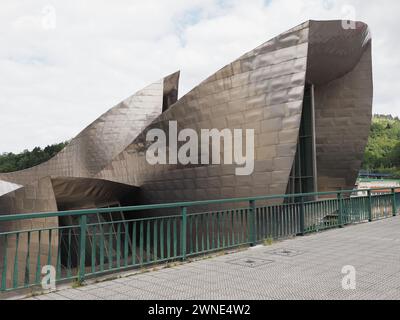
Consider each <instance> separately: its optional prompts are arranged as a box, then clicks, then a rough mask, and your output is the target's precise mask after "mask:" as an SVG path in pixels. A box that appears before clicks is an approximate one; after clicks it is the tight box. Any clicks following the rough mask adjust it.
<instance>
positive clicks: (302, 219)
mask: <svg viewBox="0 0 400 320" xmlns="http://www.w3.org/2000/svg"><path fill="white" fill-rule="evenodd" d="M305 233H306V228H305V205H304V197H301V198H300V235H301V236H304V235H305Z"/></svg>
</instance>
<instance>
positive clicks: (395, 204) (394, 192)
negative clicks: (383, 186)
mask: <svg viewBox="0 0 400 320" xmlns="http://www.w3.org/2000/svg"><path fill="white" fill-rule="evenodd" d="M392 193H393V200H392V201H393V217H395V216H397V203H396V189H395V188H392Z"/></svg>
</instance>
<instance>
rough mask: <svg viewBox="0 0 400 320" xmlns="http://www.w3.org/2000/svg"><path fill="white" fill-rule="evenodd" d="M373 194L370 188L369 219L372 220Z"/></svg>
mask: <svg viewBox="0 0 400 320" xmlns="http://www.w3.org/2000/svg"><path fill="white" fill-rule="evenodd" d="M372 220H373V218H372V194H371V190H368V221H369V222H372Z"/></svg>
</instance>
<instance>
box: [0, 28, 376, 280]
mask: <svg viewBox="0 0 400 320" xmlns="http://www.w3.org/2000/svg"><path fill="white" fill-rule="evenodd" d="M178 80H179V73H175V74H172V75H170V76H168V77H166V78H164V79H162V80H160V81H158V82H156V83H154V84H152V85H150V86H148V87H146V88H145V89H143V90H141V91H139V92H138V93H136V94H135V95H133V96H132V97H130V98H128V99H126V100H125V101H123V102H121V103H120V104H119V105H117V106H115V107H114V108H112V109H110V110H109V111H108V112H106V113H105V114H103V115H102V116H101V117H100V118H99V119H97V120H96V121H95V122H94V123H92V124H91V125H90V126H88V127H87V128H86V129H84V130H83V131H82V132H81V133H80V134H79V135H78V136H77V137H76V138H75V139H73V140H72V141H71V143H70V144H69V145H68V146H67V147H66V148H65V149H64V150H63V151H61V152H60V153H59V154H58V155H57V156H55V157H54V158H53V159H51V160H49V161H48V162H46V163H44V164H41V165H39V166H36V167H34V168H30V169H27V170H23V171H20V172H14V173H7V174H0V214H12V213H26V212H43V211H57V210H65V209H78V208H83V207H84V208H89V207H97V206H107V205H111V204H114V203H118V204H120V205H124V204H126V203H124V199H130V200H129V201H130V204H136V203H157V202H175V201H185V200H190V201H192V200H205V199H215V198H234V197H249V196H258V195H268V194H284V193H285V192H286V190H287V188H288V180H289V177H290V175H291V171H292V168H293V165H294V163H295V158H296V159H297V157H296V151H297V150H298V144H299V139H300V135H299V132H300V129H301V123H302V116H304V98H305V90H306V87H308V86H310V85H312V87H313V93H314V94H313V102H314V103H313V107H314V109H313V111H314V118H313V119H314V127H315V136H314V141H315V143H314V149H315V151H316V152H315V153H314V158H313V159H315V168H316V169H315V170H314V171H315V175H316V177H317V182H318V183H317V185H318V191H325V190H336V189H349V188H350V189H351V188H353V186H354V184H355V180H356V177H357V172H358V170H359V168H360V166H361V161H362V158H363V153H364V148H365V145H366V143H367V140H368V134H369V129H370V123H371V117H372V95H373V86H372V62H371V39H370V33H369V29H368V26H367V25H365V24H364V23H361V22H357V23H356V29H350V30H345V29H343V27H342V22H341V21H325V22H318V21H309V22H306V23H303V24H301V25H300V26H298V27H295V28H293V29H291V30H289V31H287V32H285V33H283V34H281V35H279V36H278V37H276V38H274V39H272V40H270V41H268V42H266V43H264V44H262V45H261V46H259V47H258V48H256V49H254V50H252V51H250V52H248V53H246V54H245V55H243V56H242V57H240V58H239V59H237V60H236V61H234V62H233V63H231V64H229V65H227V66H225V67H224V68H222V69H221V70H219V71H218V72H216V73H215V74H213V75H212V76H211V77H209V78H208V79H207V80H205V81H204V82H202V83H201V84H199V85H198V86H197V87H195V88H194V89H193V90H192V91H191V92H189V93H188V94H186V95H185V96H184V97H182V98H181V99H179V100H178V99H177V96H178ZM170 121H176V122H177V124H178V129H189V128H190V129H194V130H195V131H196V132H197V133H200V130H201V129H218V130H223V129H226V128H228V129H231V130H232V129H254V133H255V163H254V172H253V174H251V175H249V176H237V175H235V168H236V165H223V164H221V165H196V166H194V165H191V166H183V165H156V166H152V165H150V164H149V163H148V162H147V161H146V157H145V151H146V145H147V142H146V140H145V137H146V133H147V132H148V131H149V130H150V129H153V128H160V129H164V131H165V132H166V133H168V124H169V122H170ZM32 223H33V221H29V220H27V221H23V222H21V223H19V224H18V225H12V224H8V225H1V226H0V232H4V231H9V230H13V231H15V230H21V229H30V228H32V227H35V226H33V225H32ZM35 223H36V224H40V226H39V225H36V227H45V226H47V227H53V226H57V225H58V224H59V223H60V221H57V220H55V219H50V220H49V219H42V220H40V221H35ZM63 223H64V222H63ZM57 237H58V236H57V235H54V237H53V238H52V240H49V241H46V240H42V242H38V241H39V240H38V239H31V241H32V242H31V243H33V244H35V243H36V244H37V246H36V249H37V250H39V249H41V250H44V249H43V248H48V247H49V246H51V247H57V245H58V244H57V239H56V238H57ZM50 241H51V242H50ZM23 242H24V241H22V242H21V243H23ZM39 247H40V248H39ZM18 250H20V251H24V250H26V248H24V247H23V246H20V247H19V249H18ZM11 251H12V250H11ZM11 251H10V250H9V252H11ZM56 251H57V250H52V252H56ZM40 252H41V251H40ZM31 253H32V251H31ZM3 254H4V244H1V243H0V258H1V257H2V255H3ZM20 256H23V255H20ZM11 258H12V257H10V259H11ZM19 263H20V265H24V263H25V261H23V260H21V261H19ZM31 263H33V264H35V263H36V262H35V261H32V262H31ZM10 274H11V271H10ZM21 276H22V275H21Z"/></svg>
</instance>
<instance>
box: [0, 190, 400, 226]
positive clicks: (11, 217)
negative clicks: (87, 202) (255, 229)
mask: <svg viewBox="0 0 400 320" xmlns="http://www.w3.org/2000/svg"><path fill="white" fill-rule="evenodd" d="M394 189H395V190H396V189H398V188H395V187H394V188H389V187H386V188H374V189H353V190H337V191H326V192H311V193H297V194H281V195H269V196H258V197H246V198H232V199H216V200H202V201H191V202H174V203H164V204H149V205H138V206H127V207H113V208H98V209H84V210H69V211H58V212H40V213H20V214H0V222H7V221H17V220H27V219H41V218H51V217H66V216H76V217H80V216H87V215H95V214H101V213H113V212H121V211H123V212H126V211H130V212H132V211H145V210H154V209H172V208H184V207H185V208H188V207H196V206H202V205H211V204H226V203H240V202H251V201H254V202H255V201H263V200H274V199H288V198H300V197H315V196H328V195H333V194H335V195H337V194H352V193H360V192H373V191H379V192H384V191H385V190H388V191H389V190H390V191H392V190H394Z"/></svg>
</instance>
